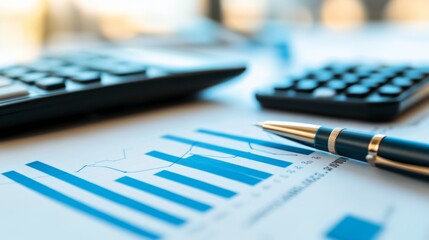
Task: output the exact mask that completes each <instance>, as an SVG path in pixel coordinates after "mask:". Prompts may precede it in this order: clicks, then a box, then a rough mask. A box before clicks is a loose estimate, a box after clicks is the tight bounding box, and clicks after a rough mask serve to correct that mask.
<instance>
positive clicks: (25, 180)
mask: <svg viewBox="0 0 429 240" xmlns="http://www.w3.org/2000/svg"><path fill="white" fill-rule="evenodd" d="M3 175H4V176H6V177H7V178H10V179H11V180H13V181H15V182H16V183H18V184H20V185H22V186H24V187H26V188H28V189H30V190H33V191H35V192H37V193H39V194H41V195H43V196H45V197H47V198H50V199H52V200H54V201H57V202H59V203H61V204H64V205H66V206H68V207H70V208H74V209H75V210H77V211H80V212H82V213H85V214H87V215H90V216H92V217H94V218H97V219H99V220H101V221H104V222H107V223H110V224H112V225H115V226H116V227H119V228H122V229H124V230H127V231H129V232H132V233H134V234H137V235H138V236H140V237H144V238H148V239H160V238H161V236H160V235H158V234H156V233H153V232H150V231H148V230H145V229H143V228H140V227H138V226H135V225H133V224H131V223H128V222H125V221H123V220H121V219H119V218H116V217H114V216H112V215H109V214H107V213H104V212H101V211H100V210H98V209H95V208H93V207H91V206H88V205H86V204H85V203H82V202H80V201H77V200H75V199H73V198H71V197H69V196H67V195H64V194H62V193H60V192H58V191H56V190H54V189H52V188H50V187H47V186H45V185H43V184H41V183H39V182H37V181H34V180H33V179H31V178H29V177H26V176H24V175H22V174H20V173H18V172H15V171H10V172H5V173H3Z"/></svg>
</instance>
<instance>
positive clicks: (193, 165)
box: [146, 151, 261, 185]
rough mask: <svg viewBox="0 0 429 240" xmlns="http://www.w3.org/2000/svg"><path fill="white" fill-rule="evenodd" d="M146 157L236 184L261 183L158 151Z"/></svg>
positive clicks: (236, 173) (199, 162)
mask: <svg viewBox="0 0 429 240" xmlns="http://www.w3.org/2000/svg"><path fill="white" fill-rule="evenodd" d="M146 154H147V155H148V156H152V157H155V158H158V159H161V160H164V161H168V162H172V163H175V164H178V165H182V166H186V167H190V168H194V169H198V170H200V171H204V172H208V173H212V174H215V175H218V176H221V177H224V178H228V179H231V180H234V181H237V182H241V183H244V184H247V185H255V184H257V183H259V182H261V179H260V178H255V177H252V176H249V175H245V174H242V173H239V172H235V171H231V170H229V169H225V168H220V167H215V166H213V165H210V164H208V163H206V162H204V161H193V160H189V159H187V158H180V157H176V156H173V155H169V154H165V153H162V152H158V151H152V152H148V153H146Z"/></svg>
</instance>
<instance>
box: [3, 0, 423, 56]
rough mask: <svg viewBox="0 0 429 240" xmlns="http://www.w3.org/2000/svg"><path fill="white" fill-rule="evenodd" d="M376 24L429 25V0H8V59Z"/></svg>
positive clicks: (5, 15) (5, 5) (5, 29)
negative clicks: (82, 46) (90, 45)
mask: <svg viewBox="0 0 429 240" xmlns="http://www.w3.org/2000/svg"><path fill="white" fill-rule="evenodd" d="M368 23H371V24H410V23H412V24H420V25H428V26H429V0H257V1H246V0H156V1H151V0H13V1H8V0H0V36H1V37H0V63H3V62H10V61H26V60H30V59H33V58H35V57H37V56H38V55H39V54H40V53H41V52H42V51H43V49H46V48H44V46H47V45H52V44H55V43H62V44H63V45H66V44H65V43H76V42H78V41H81V42H99V41H123V40H127V39H139V38H141V37H142V36H146V37H148V36H149V37H164V38H165V37H169V38H171V36H179V37H181V38H184V39H186V38H188V40H191V41H192V40H194V41H197V40H198V41H200V42H206V43H207V42H210V41H213V39H215V40H216V41H218V42H222V41H224V42H225V39H217V35H216V34H214V35H213V31H211V32H208V31H207V29H217V30H218V31H219V29H221V30H220V31H223V33H228V34H229V37H228V40H227V41H226V42H228V41H243V39H244V40H249V39H253V40H254V39H258V36H260V35H261V33H266V32H267V31H269V32H270V36H273V34H274V35H275V33H276V32H277V29H279V28H278V27H276V28H272V26H282V27H281V28H282V29H287V28H290V29H291V28H302V29H314V28H328V29H330V30H332V31H350V30H353V29H358V28H361V27H362V26H365V25H367V24H368ZM272 29H274V30H272ZM215 32H216V31H215ZM228 34H224V35H228ZM282 34H284V32H282V33H279V35H282ZM196 39H197V40H196Z"/></svg>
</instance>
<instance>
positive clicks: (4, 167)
mask: <svg viewBox="0 0 429 240" xmlns="http://www.w3.org/2000/svg"><path fill="white" fill-rule="evenodd" d="M393 33H394V34H393V35H394V36H396V35H395V34H396V32H395V31H393ZM380 35H381V36H380ZM365 36H369V37H368V38H364V37H365ZM410 36H411V35H409V36H408V37H404V38H397V39H395V40H394V41H393V40H392V41H390V40H389V41H388V42H389V44H386V38H387V37H386V36H385V35H382V34H380V33H379V32H377V31H375V32H374V31H373V30H371V33H366V34H364V35H360V34H356V33H345V34H344V35H337V36H331V35H327V34H326V33H325V32H311V33H308V32H299V33H296V34H295V35H293V36H292V40H293V41H292V44H293V50H294V51H293V54H294V58H295V60H296V61H295V62H294V64H293V65H290V66H289V67H288V68H285V63H284V61H283V60H281V59H279V58H277V57H276V53H275V52H273V50H270V49H252V50H248V51H238V52H234V53H231V52H230V51H227V52H228V54H234V55H237V54H239V55H241V56H242V57H243V58H246V59H249V66H250V68H249V71H247V72H246V73H245V74H244V75H243V76H242V77H240V78H239V79H237V80H236V81H233V82H230V83H227V84H224V85H222V86H218V87H214V88H213V89H210V90H208V91H206V92H204V93H203V94H202V98H201V99H200V100H198V101H194V102H182V103H177V104H173V105H170V106H164V107H162V108H159V109H151V110H145V111H142V112H134V113H131V114H128V115H119V116H115V117H109V118H104V119H99V120H95V121H88V122H84V123H81V124H69V125H67V126H64V127H62V128H55V129H50V130H46V131H42V132H37V133H31V134H27V135H23V136H20V137H14V138H9V139H4V140H2V142H1V143H0V149H1V150H0V159H1V163H0V172H7V171H11V170H15V171H18V172H21V173H23V174H24V173H25V174H27V175H28V176H32V177H33V178H32V179H36V180H37V181H39V182H42V183H45V184H46V185H48V186H52V187H59V189H63V190H64V191H67V194H71V195H73V194H77V193H79V194H82V195H79V197H77V198H78V199H80V200H82V201H85V202H91V201H98V199H96V198H94V197H93V196H91V195H90V194H88V193H80V192H79V191H77V190H76V189H74V188H72V187H70V186H67V184H64V183H56V182H54V181H53V180H52V179H51V178H49V177H46V175H45V174H40V173H39V172H37V173H36V172H35V170H34V169H30V170H29V169H27V168H25V164H27V163H29V162H33V161H36V160H39V161H43V162H46V163H50V164H52V165H55V166H57V167H59V168H62V169H65V170H67V171H68V172H72V173H73V174H75V175H76V176H79V177H82V178H84V179H87V180H91V181H94V182H96V183H98V184H100V185H102V186H106V187H111V188H114V189H115V191H116V190H117V191H119V192H120V191H122V193H123V194H128V195H130V196H132V197H135V198H138V199H143V200H142V201H145V200H147V199H149V200H152V201H149V202H151V203H153V201H155V202H158V201H159V202H158V203H157V204H158V205H159V204H161V205H162V204H164V206H167V207H170V206H171V207H172V208H174V209H176V206H173V205H171V203H168V202H164V201H165V200H159V199H157V198H154V197H153V196H148V195H142V196H140V195H139V194H140V193H138V192H136V191H134V190H129V191H124V190H120V189H116V186H115V184H116V183H115V184H113V185H110V184H111V183H110V182H111V179H113V178H116V177H120V176H124V175H125V176H132V177H138V178H140V179H146V178H147V179H149V180H153V179H152V177H153V176H146V175H145V174H146V173H141V172H139V173H137V174H136V175H133V174H131V173H132V172H133V169H134V167H135V166H137V165H139V163H133V162H128V163H127V164H125V165H124V166H122V165H120V164H121V161H122V160H123V158H125V159H127V156H126V155H127V154H129V156H131V157H129V156H128V159H127V160H130V159H131V160H132V161H138V160H142V159H145V158H143V156H144V154H145V153H146V152H147V151H150V150H153V149H159V150H164V151H173V150H174V151H175V152H176V151H177V152H182V151H184V150H186V148H184V147H183V146H176V145H171V144H170V143H165V142H163V141H160V140H159V137H160V136H164V135H165V134H175V135H181V136H186V137H195V138H196V137H197V135H195V130H196V129H200V128H204V129H217V130H218V131H223V132H232V133H235V134H240V135H243V136H248V137H250V136H255V137H260V138H264V139H266V140H269V141H281V140H279V139H270V138H271V137H270V136H267V135H264V134H262V133H259V132H258V130H257V129H253V128H252V127H251V124H252V123H253V122H258V121H263V120H267V119H273V120H290V121H303V122H309V123H318V124H322V125H330V126H337V125H338V126H346V127H349V128H355V129H362V130H368V131H373V132H383V133H386V134H390V135H393V136H398V137H405V138H412V139H415V140H420V141H426V142H429V140H428V139H429V138H428V135H429V131H428V129H427V128H428V126H429V108H428V107H429V102H424V103H422V104H420V105H419V106H418V107H416V108H414V109H412V111H409V112H407V114H405V115H404V116H403V117H401V118H399V119H398V120H397V121H396V122H393V123H387V124H374V123H365V122H359V121H353V120H345V119H335V118H329V117H321V116H315V115H310V114H300V113H292V112H277V111H271V110H263V109H260V108H259V106H258V105H257V103H256V100H255V99H254V97H253V91H254V89H256V88H258V87H261V86H265V85H267V84H271V83H272V82H274V81H275V80H277V79H278V78H279V77H281V75H282V74H284V72H285V71H294V70H295V69H298V68H301V67H304V66H308V65H314V64H318V63H320V62H324V61H328V60H332V59H361V58H366V59H373V58H376V59H383V60H387V61H409V60H412V61H420V60H428V59H427V56H429V54H427V53H425V51H429V47H427V46H426V47H424V46H425V45H429V44H427V43H425V41H422V40H421V38H418V37H410ZM362 39H365V43H364V44H362V41H363V40H362ZM389 39H390V38H389ZM426 42H428V41H426ZM339 44H341V45H339ZM339 46H341V47H339ZM392 49H394V51H393V50H392ZM198 136H199V135H198ZM207 139H209V140H213V141H215V140H214V139H211V138H207ZM207 139H205V138H204V139H203V140H207ZM207 141H208V140H207ZM217 143H218V144H227V145H225V146H226V147H231V146H234V147H237V148H240V147H243V146H241V145H240V146H238V145H237V146H236V145H235V143H232V142H229V141H226V142H217ZM282 143H283V144H287V145H291V146H297V147H299V146H298V145H295V144H294V143H291V142H287V141H283V142H282ZM193 146H194V145H193ZM249 146H250V147H251V143H249ZM251 148H252V147H251ZM191 149H192V147H191ZM192 151H193V150H192ZM195 151H196V152H191V155H189V156H192V154H194V155H198V154H202V153H201V152H199V151H202V150H200V149H198V150H195ZM264 151H267V149H266V148H263V149H262V150H261V149H259V150H258V149H253V148H252V149H251V150H249V153H250V154H255V153H256V154H260V155H264V156H266V155H267V154H268V153H266V152H265V153H264ZM270 151H271V150H270ZM185 152H186V151H185ZM188 153H189V151H188V152H186V153H185V155H186V154H188ZM123 154H124V155H123ZM204 154H205V155H204V156H213V152H210V151H209V152H204ZM269 154H274V155H276V156H278V157H279V158H280V157H281V158H282V159H283V160H288V159H290V155H288V154H290V153H283V152H276V153H271V152H270V153H269ZM314 154H315V155H311V156H312V157H314V158H316V159H321V160H320V162H317V161H315V163H314V164H313V165H312V166H311V167H303V166H301V165H299V164H298V162H297V161H300V160H292V161H293V163H294V164H295V165H296V167H297V168H296V169H295V171H294V172H293V173H292V172H291V171H290V169H289V170H288V171H289V172H275V171H274V172H275V176H279V177H273V178H272V179H271V180H272V181H271V180H270V183H269V184H268V183H266V184H263V185H260V188H259V189H258V190H257V191H256V190H255V189H249V190H248V191H249V192H248V193H243V194H242V195H240V196H239V197H237V199H238V200H237V199H236V201H234V202H233V203H231V204H229V205H228V204H222V202H221V201H220V200H219V199H211V198H208V197H206V195H204V194H202V195H199V196H195V191H194V192H192V191H191V190H189V194H191V195H190V196H192V197H196V198H197V199H201V200H202V201H208V202H209V203H210V204H212V205H216V206H217V205H221V206H220V207H219V208H220V209H222V211H221V210H218V209H216V210H215V211H214V213H213V214H212V213H208V214H207V215H205V216H202V217H200V216H199V215H198V214H196V213H195V212H188V211H186V210H183V209H180V208H179V209H177V211H178V214H180V215H182V216H183V215H186V216H188V215H189V216H190V218H191V217H192V218H195V219H197V220H195V221H197V222H199V224H195V223H193V222H192V223H189V224H188V225H186V226H185V227H183V229H181V230H180V231H178V232H175V231H174V229H173V230H172V229H171V226H168V227H164V226H163V225H162V224H160V223H158V222H157V221H154V220H152V219H148V218H147V217H144V218H143V219H144V220H145V221H147V222H145V223H146V225H147V226H151V227H152V228H153V229H155V231H158V232H163V231H165V232H168V233H169V234H170V235H169V234H166V237H167V238H168V237H171V238H173V239H180V238H183V239H189V238H195V239H198V238H201V237H204V238H205V239H208V237H209V236H210V237H211V238H212V239H232V238H235V237H248V239H284V236H289V237H292V238H293V239H299V238H301V239H323V238H329V237H335V236H334V235H335V234H339V233H338V231H341V229H337V228H339V227H341V224H346V225H347V224H351V228H350V226H347V227H349V229H348V228H347V227H346V229H348V230H349V231H350V232H349V233H353V231H356V228H358V227H357V226H358V224H363V225H359V226H360V227H362V228H360V227H359V229H360V230H361V231H363V232H365V231H366V233H367V234H368V235H366V237H367V238H366V239H374V238H375V237H376V236H378V237H379V238H380V239H427V238H428V237H429V231H428V230H427V229H429V222H428V221H427V214H428V213H429V207H428V205H427V204H426V203H427V199H428V198H429V190H428V188H427V183H423V182H419V181H417V180H414V179H408V178H406V177H402V176H398V175H395V174H393V173H388V172H384V171H379V170H373V169H370V168H369V167H368V166H366V165H363V164H359V163H356V162H353V161H347V162H346V163H344V164H343V165H342V166H341V167H339V168H338V169H337V168H336V167H332V166H333V165H331V168H335V171H334V173H329V174H325V175H326V176H327V177H321V178H322V180H319V179H316V180H315V178H314V177H313V178H311V179H310V178H309V177H310V176H312V175H313V174H315V173H316V172H317V171H318V170H317V169H319V168H320V169H325V168H326V167H329V165H330V164H332V163H331V161H332V162H335V161H336V160H335V159H336V158H335V157H333V156H332V155H328V154H322V155H317V154H321V153H314ZM185 155H183V156H185ZM283 155H284V156H283ZM183 156H182V157H183ZM270 156H271V155H270ZM122 157H123V158H122ZM215 157H216V158H217V159H220V160H225V159H227V160H225V161H229V160H228V159H230V158H231V157H230V156H229V157H228V156H220V155H216V154H215ZM235 157H236V156H233V157H232V159H233V162H235V161H237V162H236V163H239V164H243V160H242V159H238V160H234V159H235ZM238 158H241V157H240V156H239V157H238ZM115 159H116V160H115ZM121 159H122V160H121ZM303 159H304V160H306V161H307V160H309V159H307V158H304V157H303ZM120 160H121V161H120ZM131 160H130V161H131ZM304 160H302V161H300V162H304ZM106 161H107V162H108V163H109V164H113V165H109V164H104V162H106ZM288 161H290V160H288ZM116 163H117V164H119V165H114V164H116ZM246 164H247V163H246ZM252 164H253V163H252ZM252 164H251V165H246V166H251V167H258V166H259V165H258V164H254V165H252ZM335 164H338V163H334V165H335ZM82 166H83V167H85V166H90V167H91V168H90V169H91V170H90V171H86V170H85V171H82V172H81V171H80V170H79V169H81V168H82ZM118 166H122V167H125V168H121V169H127V171H128V172H127V171H122V172H118V171H116V172H113V173H112V172H111V171H109V170H106V169H109V168H113V167H115V169H118V168H116V167H118ZM156 167H157V166H155V168H156ZM260 167H261V168H259V169H262V170H264V171H271V169H270V168H269V167H265V166H260ZM298 167H300V168H298ZM301 167H303V168H304V170H300V169H301ZM331 170H332V169H331ZM177 171H179V172H182V173H187V171H186V170H184V169H180V167H178V169H177ZM300 171H301V172H300ZM296 172H297V173H296ZM190 173H195V172H193V171H190ZM195 174H196V176H197V177H198V178H200V179H204V176H203V175H201V176H200V175H198V174H199V173H195ZM294 174H295V175H294ZM283 175H284V176H283ZM281 176H283V177H284V178H285V179H286V178H289V180H287V181H286V180H285V179H282V178H281ZM285 176H286V177H285ZM364 176H365V177H364ZM215 179H216V178H215ZM212 180H213V179H212ZM153 181H155V180H153ZM313 182H315V184H314V185H312V183H313ZM220 183H221V182H219V184H220ZM226 183H229V182H228V181H227V182H225V184H226ZM280 183H282V184H283V185H279V184H280ZM56 184H58V185H56ZM160 184H161V183H160ZM229 184H231V187H232V188H236V189H239V188H241V187H240V185H239V184H236V183H229ZM302 184H304V185H302ZM0 186H3V190H2V189H1V187H0V192H2V191H4V192H2V193H1V195H2V196H3V197H2V198H3V204H2V206H0V209H1V210H0V211H1V212H3V213H6V215H5V216H8V217H7V218H4V219H3V220H0V225H1V226H5V228H4V229H6V231H2V232H3V233H0V235H4V238H7V239H19V238H28V237H31V238H33V239H34V238H39V237H40V238H41V237H42V236H43V238H44V239H51V238H52V239H54V238H59V237H61V238H62V239H65V238H70V239H76V238H82V239H88V238H92V239H95V238H100V237H102V238H103V239H119V238H120V239H126V238H130V239H133V238H134V237H136V235H134V234H129V233H127V232H126V231H125V232H124V231H122V230H120V229H116V228H109V225H108V224H107V225H106V224H105V223H100V222H99V221H97V220H95V219H93V218H87V216H86V215H84V214H79V213H76V212H74V211H72V210H70V209H69V208H66V207H64V206H63V205H60V204H57V203H54V202H55V201H52V200H49V199H47V198H44V197H41V196H38V195H36V194H34V193H32V192H30V191H28V190H26V189H24V188H22V187H19V186H17V184H16V183H13V182H11V181H10V179H6V178H5V177H4V176H0ZM227 186H228V185H227ZM279 186H280V187H279ZM309 186H311V188H310V187H309ZM165 187H167V188H168V187H169V186H165ZM243 188H244V187H243ZM170 189H171V186H170ZM264 189H265V190H264ZM294 189H295V190H294ZM244 190H245V191H247V190H246V188H244ZM244 190H243V191H244ZM237 191H238V190H237ZM294 191H295V192H294ZM291 192H294V195H293V197H291V196H292V195H290V194H291ZM192 193H194V195H192ZM252 196H253V198H252ZM255 196H257V197H255ZM289 197H290V198H291V199H292V200H290V201H289V199H287V198H289ZM146 198H147V199H146ZM29 199H31V200H29ZM282 199H283V200H282ZM286 200H288V201H286ZM279 201H280V202H279ZM250 203H251V206H249V205H248V204H250ZM109 204H110V203H105V202H104V201H100V202H99V205H100V206H98V205H97V207H100V208H102V209H106V208H108V209H109V208H110V207H111V208H112V210H111V211H112V212H113V213H115V214H116V215H120V214H122V213H127V214H129V215H127V217H126V218H127V219H130V221H133V222H135V221H136V219H140V217H141V216H136V215H137V214H136V213H135V212H132V211H130V210H129V209H127V210H122V209H121V208H118V207H117V206H112V205H109ZM153 204H155V203H153ZM161 208H162V206H161ZM240 208H241V210H240ZM270 208H273V209H275V211H270ZM236 209H237V215H239V216H241V217H236V216H234V211H235V210H236ZM243 209H245V211H246V214H247V215H246V214H245V213H243V211H244V210H243ZM248 212H251V213H252V214H250V215H249V213H248ZM57 214H61V216H62V217H61V219H58V218H57V217H56V216H57ZM222 214H224V215H225V214H226V215H227V216H226V217H222ZM258 214H259V215H258ZM262 215H263V216H262ZM244 216H246V217H247V218H246V219H244V218H245V217H244ZM257 216H259V217H260V219H259V218H258V219H257ZM251 218H252V219H253V221H254V222H253V223H252V224H250V223H249V221H250V220H249V219H251ZM216 219H218V220H216ZM362 219H363V220H362ZM58 221H61V224H58ZM341 221H342V222H341ZM280 222H281V223H282V224H280ZM244 223H246V224H248V225H245V224H244ZM410 223H413V224H412V225H414V227H413V230H412V231H408V230H406V228H405V229H404V226H410V225H409V224H410ZM237 224H238V225H237ZM353 224H357V225H353ZM365 224H366V225H365ZM206 225H208V226H212V228H210V227H207V226H206ZM228 226H229V227H228ZM232 226H234V227H232ZM284 226H288V227H287V228H285V227H284ZM371 227H372V228H371ZM217 228H221V229H224V231H220V232H219V231H216V229H217ZM365 228H366V230H362V229H365ZM368 228H370V229H372V230H368ZM22 229H28V231H22ZM201 229H203V230H201ZM239 229H241V231H240V230H239ZM243 229H246V231H244V232H243V231H242V230H243ZM285 229H288V230H287V232H285ZM308 229H310V230H308ZM199 230H201V231H200V232H198V231H199ZM371 231H373V232H371ZM170 232H171V233H170ZM195 232H197V233H195ZM65 233H67V235H65ZM215 233H216V234H217V235H214V234H215ZM189 234H191V235H189ZM192 234H194V235H192ZM199 234H200V235H199ZM330 234H334V235H330ZM371 234H373V235H371Z"/></svg>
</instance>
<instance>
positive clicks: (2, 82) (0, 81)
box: [0, 77, 13, 88]
mask: <svg viewBox="0 0 429 240" xmlns="http://www.w3.org/2000/svg"><path fill="white" fill-rule="evenodd" d="M12 83H13V82H12V80H11V79H9V78H5V77H0V88H1V87H5V86H9V85H11V84H12Z"/></svg>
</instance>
